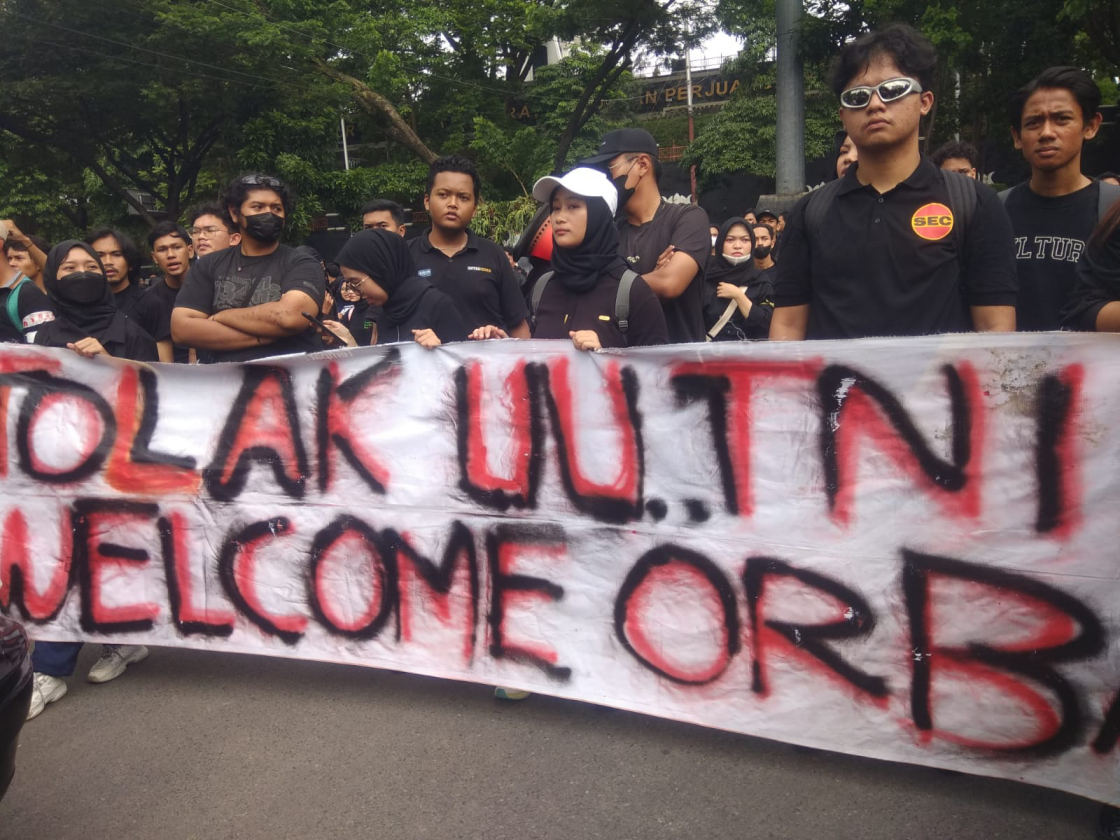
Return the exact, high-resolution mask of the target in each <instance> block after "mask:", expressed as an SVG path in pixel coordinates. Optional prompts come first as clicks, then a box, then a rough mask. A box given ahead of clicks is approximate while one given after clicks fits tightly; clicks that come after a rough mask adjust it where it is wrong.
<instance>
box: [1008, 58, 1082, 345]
mask: <svg viewBox="0 0 1120 840" xmlns="http://www.w3.org/2000/svg"><path fill="white" fill-rule="evenodd" d="M1100 102H1101V93H1100V89H1099V88H1098V87H1097V85H1096V83H1095V82H1094V81H1093V79H1092V77H1091V76H1090V75H1089V74H1088V73H1086V72H1085V71H1084V70H1080V69H1078V68H1076V67H1051V68H1049V69H1048V70H1044V71H1042V73H1040V74H1039V75H1038V77H1037V78H1035V79H1034V80H1032V81H1031V82H1029V83H1028V84H1027V85H1026V86H1024V87H1022V88H1020V89H1019V90H1018V91H1016V93H1015V95H1014V96H1012V98H1011V110H1010V114H1009V116H1010V119H1011V136H1012V137H1013V138H1014V140H1015V148H1017V149H1020V150H1021V151H1022V152H1023V157H1024V158H1025V159H1026V161H1027V163H1029V164H1030V166H1031V177H1030V180H1029V181H1026V182H1024V183H1022V184H1019V185H1018V186H1016V187H1012V188H1011V189H1010V190H1008V191H1007V192H1005V193H1004V194H1003V195H1002V196H1001V197H1002V198H1003V199H1004V206H1005V207H1006V208H1007V214H1008V215H1009V216H1010V217H1011V225H1012V228H1013V229H1014V231H1015V262H1016V266H1017V268H1018V271H1019V305H1018V307H1017V311H1016V318H1017V323H1018V326H1019V329H1021V330H1056V329H1058V327H1059V326H1060V321H1061V317H1060V316H1061V311H1062V309H1063V308H1065V306H1066V304H1067V303H1068V302H1069V295H1070V292H1071V291H1072V290H1073V285H1074V282H1075V281H1076V270H1077V261H1078V259H1079V258H1080V257H1081V252H1082V251H1084V250H1085V243H1086V242H1087V241H1088V239H1089V235H1090V234H1091V233H1092V232H1093V228H1094V227H1096V224H1097V217H1098V208H1099V205H1100V197H1101V192H1100V191H1101V185H1100V183H1098V182H1097V181H1093V180H1092V179H1090V178H1087V177H1086V176H1085V175H1083V174H1081V149H1082V146H1083V144H1084V143H1085V141H1086V140H1089V139H1091V138H1093V137H1094V136H1096V133H1097V130H1098V129H1099V128H1100V125H1101V114H1100V111H1099V108H1100Z"/></svg>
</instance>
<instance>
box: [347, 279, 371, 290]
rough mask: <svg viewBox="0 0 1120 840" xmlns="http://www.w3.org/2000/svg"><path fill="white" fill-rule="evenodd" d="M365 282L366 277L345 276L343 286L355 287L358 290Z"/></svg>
mask: <svg viewBox="0 0 1120 840" xmlns="http://www.w3.org/2000/svg"><path fill="white" fill-rule="evenodd" d="M364 282H366V278H364V277H349V278H348V277H343V278H342V288H344V289H353V290H354V291H355V292H356V291H358V289H360V288H361V286H362V283H364Z"/></svg>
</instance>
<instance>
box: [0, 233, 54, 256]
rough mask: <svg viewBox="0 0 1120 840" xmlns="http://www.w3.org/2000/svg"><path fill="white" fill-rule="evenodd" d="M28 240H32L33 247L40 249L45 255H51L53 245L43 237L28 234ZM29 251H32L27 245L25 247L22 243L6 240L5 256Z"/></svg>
mask: <svg viewBox="0 0 1120 840" xmlns="http://www.w3.org/2000/svg"><path fill="white" fill-rule="evenodd" d="M27 238H28V239H30V240H31V244H32V245H34V246H35V247H36V248H38V249H39V250H40V251H42V252H43V253H44V254H49V253H50V250H51V243H49V242H48V241H47V240H45V239H44V238H43V237H41V236H36V235H35V234H33V233H32V234H28V236H27ZM27 250H30V249H29V248H28V247H27V246H26V245H24V244H23V243H22V242H16V241H15V240H14V239H5V240H4V253H5V254H7V253H8V252H9V251H27Z"/></svg>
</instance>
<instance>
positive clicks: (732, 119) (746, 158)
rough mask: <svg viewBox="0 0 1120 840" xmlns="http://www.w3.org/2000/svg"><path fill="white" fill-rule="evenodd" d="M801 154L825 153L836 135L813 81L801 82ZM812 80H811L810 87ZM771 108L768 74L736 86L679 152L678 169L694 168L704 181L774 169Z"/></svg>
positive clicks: (827, 96)
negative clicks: (681, 153) (803, 90)
mask: <svg viewBox="0 0 1120 840" xmlns="http://www.w3.org/2000/svg"><path fill="white" fill-rule="evenodd" d="M807 81H808V82H809V84H807V86H806V96H805V155H806V157H807V158H810V159H812V158H816V157H821V156H823V155H826V154H828V152H829V151H830V149H831V147H832V139H833V136H834V135H835V132H836V107H835V105H834V104H833V101H832V96H831V93H829V92H826V91H823V90H822V89H821V87H820V84H819V80H814V79H812V78H810V79H809V80H807ZM814 82H816V83H815V84H814ZM776 122H777V105H776V101H775V98H774V75H773V70H772V69H771V70H769V71H768V72H766V73H764V74H762V75H760V76H758V77H756V78H755V79H754V80H752V81H751V82H750V83H749V84H747V85H744V86H742V87H740V88H739V90H738V92H737V93H736V95H735V98H734V99H732V100H731V102H730V103H729V104H728V105H727V106H726V107H725V108H724V109H723V110H721V111H720V112H719V113H718V114H715V115H714V116H712V117H711V118H710V119H709V120H707V122H706V123H705V124H704V126H703V128H702V129H701V131H700V132H699V134H698V135H697V137H696V140H695V141H694V142H692V143H691V144H690V145H689V147H688V149H687V150H686V151H685V154H684V157H683V158H682V159H681V165H683V166H691V165H693V164H696V166H697V167H698V168H699V171H700V173H701V174H702V176H704V177H709V176H714V175H719V174H724V173H730V172H755V173H769V172H773V171H774V167H775V160H776V142H777V137H776Z"/></svg>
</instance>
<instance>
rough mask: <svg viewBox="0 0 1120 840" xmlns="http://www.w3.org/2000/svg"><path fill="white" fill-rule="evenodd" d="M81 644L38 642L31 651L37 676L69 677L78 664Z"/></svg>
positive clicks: (32, 662) (32, 663)
mask: <svg viewBox="0 0 1120 840" xmlns="http://www.w3.org/2000/svg"><path fill="white" fill-rule="evenodd" d="M81 650H82V643H81V642H36V643H35V650H33V651H31V666H32V668H34V669H35V673H36V674H48V675H49V676H52V677H69V676H70V675H71V674H73V673H74V667H75V666H76V665H77V664H78V654H79V653H80V652H81Z"/></svg>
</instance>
